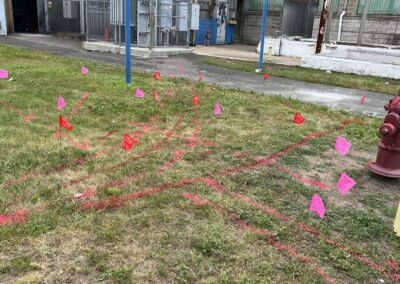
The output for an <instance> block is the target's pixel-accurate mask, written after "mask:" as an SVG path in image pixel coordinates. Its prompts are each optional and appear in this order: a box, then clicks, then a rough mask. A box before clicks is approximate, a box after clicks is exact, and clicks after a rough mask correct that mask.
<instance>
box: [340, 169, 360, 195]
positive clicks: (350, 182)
mask: <svg viewBox="0 0 400 284" xmlns="http://www.w3.org/2000/svg"><path fill="white" fill-rule="evenodd" d="M355 185H356V181H355V180H354V179H352V178H351V177H349V176H348V175H347V174H346V173H342V174H341V175H340V178H339V181H338V183H337V188H338V189H339V191H340V192H341V193H342V195H345V194H347V193H349V191H350V190H351V189H352V188H353V187H354V186H355Z"/></svg>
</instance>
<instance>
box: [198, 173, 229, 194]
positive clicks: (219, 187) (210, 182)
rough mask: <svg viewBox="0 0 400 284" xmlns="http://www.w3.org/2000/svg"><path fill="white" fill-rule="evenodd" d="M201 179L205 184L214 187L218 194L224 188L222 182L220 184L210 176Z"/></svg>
mask: <svg viewBox="0 0 400 284" xmlns="http://www.w3.org/2000/svg"><path fill="white" fill-rule="evenodd" d="M203 181H204V182H205V183H206V184H207V186H208V187H210V188H212V189H214V190H215V191H216V192H217V193H219V194H221V193H223V192H224V190H225V188H224V186H223V185H222V184H220V183H219V182H218V181H217V180H216V179H213V178H212V177H210V176H208V177H205V178H204V179H203Z"/></svg>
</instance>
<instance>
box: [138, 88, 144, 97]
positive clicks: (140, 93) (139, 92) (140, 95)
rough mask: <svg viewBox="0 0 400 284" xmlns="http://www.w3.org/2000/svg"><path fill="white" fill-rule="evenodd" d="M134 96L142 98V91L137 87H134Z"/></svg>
mask: <svg viewBox="0 0 400 284" xmlns="http://www.w3.org/2000/svg"><path fill="white" fill-rule="evenodd" d="M136 97H137V98H141V99H143V98H144V92H143V91H142V90H141V89H139V88H137V89H136Z"/></svg>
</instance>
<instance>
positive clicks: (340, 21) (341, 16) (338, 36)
mask: <svg viewBox="0 0 400 284" xmlns="http://www.w3.org/2000/svg"><path fill="white" fill-rule="evenodd" d="M348 4H349V0H346V2H345V4H344V8H343V12H342V13H341V14H340V18H339V29H338V34H337V39H336V41H337V42H339V41H340V39H341V37H342V26H343V17H344V15H345V14H346V10H347V5H348Z"/></svg>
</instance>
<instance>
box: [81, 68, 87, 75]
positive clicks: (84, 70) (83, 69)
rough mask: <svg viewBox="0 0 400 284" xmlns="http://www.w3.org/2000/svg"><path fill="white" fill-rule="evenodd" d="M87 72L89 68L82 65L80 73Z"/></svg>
mask: <svg viewBox="0 0 400 284" xmlns="http://www.w3.org/2000/svg"><path fill="white" fill-rule="evenodd" d="M88 72H89V69H88V68H87V67H85V66H82V74H83V75H86V74H87V73H88Z"/></svg>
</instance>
